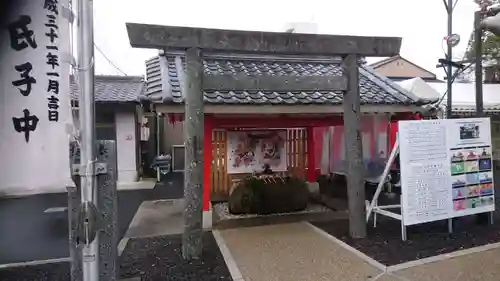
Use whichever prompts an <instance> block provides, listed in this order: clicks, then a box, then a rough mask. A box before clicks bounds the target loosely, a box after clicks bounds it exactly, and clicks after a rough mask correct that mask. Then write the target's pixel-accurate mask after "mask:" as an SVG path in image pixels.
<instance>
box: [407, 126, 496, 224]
mask: <svg viewBox="0 0 500 281" xmlns="http://www.w3.org/2000/svg"><path fill="white" fill-rule="evenodd" d="M399 142H400V163H401V188H402V198H401V208H402V213H403V222H404V225H414V224H419V223H425V222H430V221H436V220H442V219H448V218H453V217H461V216H467V215H472V214H478V213H484V212H492V211H494V210H495V198H494V188H493V186H494V185H493V170H492V169H493V165H492V148H491V123H490V119H489V118H467V119H465V118H464V119H440V120H412V121H400V122H399Z"/></svg>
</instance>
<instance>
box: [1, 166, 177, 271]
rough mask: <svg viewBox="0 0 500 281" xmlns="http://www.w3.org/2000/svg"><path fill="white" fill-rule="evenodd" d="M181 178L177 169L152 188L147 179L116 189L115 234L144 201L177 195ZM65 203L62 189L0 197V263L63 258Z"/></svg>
mask: <svg viewBox="0 0 500 281" xmlns="http://www.w3.org/2000/svg"><path fill="white" fill-rule="evenodd" d="M183 180H184V177H183V175H182V174H181V173H173V174H170V175H169V176H168V178H166V180H165V181H164V182H162V183H161V184H157V185H156V186H155V188H154V189H151V187H152V184H153V182H151V181H145V182H142V183H138V184H135V185H133V184H130V185H122V186H121V187H120V190H119V191H118V227H119V236H120V237H123V236H124V234H125V232H126V231H127V229H128V228H129V224H130V222H131V221H132V218H134V216H135V214H136V212H137V210H138V209H139V206H141V204H142V203H143V202H144V201H155V200H161V199H176V198H181V197H182V195H183ZM66 206H67V194H66V193H55V194H39V195H32V196H26V197H21V198H0V265H3V264H11V263H23V262H30V261H40V260H49V259H61V258H67V257H68V256H69V249H68V220H67V215H68V214H67V212H66ZM132 234H133V233H132Z"/></svg>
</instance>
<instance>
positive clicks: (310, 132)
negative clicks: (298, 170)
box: [307, 127, 316, 182]
mask: <svg viewBox="0 0 500 281" xmlns="http://www.w3.org/2000/svg"><path fill="white" fill-rule="evenodd" d="M315 151H316V149H315V148H314V128H313V127H307V181H308V182H316V153H315Z"/></svg>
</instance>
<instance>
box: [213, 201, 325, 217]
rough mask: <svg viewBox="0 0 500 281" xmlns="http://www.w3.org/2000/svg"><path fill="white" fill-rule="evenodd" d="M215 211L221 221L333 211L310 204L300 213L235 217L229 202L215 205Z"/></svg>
mask: <svg viewBox="0 0 500 281" xmlns="http://www.w3.org/2000/svg"><path fill="white" fill-rule="evenodd" d="M213 210H214V212H215V213H216V215H217V216H218V217H219V218H220V219H221V220H230V219H244V218H257V217H270V216H286V215H296V214H309V213H324V212H331V211H332V210H331V209H330V208H328V207H326V206H323V205H320V204H309V205H308V206H307V208H306V209H305V210H302V211H300V212H292V213H277V214H269V215H257V214H248V215H233V214H231V213H230V212H229V205H228V203H227V202H223V203H217V204H214V205H213Z"/></svg>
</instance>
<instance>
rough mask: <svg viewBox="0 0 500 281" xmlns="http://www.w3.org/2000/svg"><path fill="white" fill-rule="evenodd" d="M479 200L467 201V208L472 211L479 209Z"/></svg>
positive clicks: (471, 199)
mask: <svg viewBox="0 0 500 281" xmlns="http://www.w3.org/2000/svg"><path fill="white" fill-rule="evenodd" d="M480 204H481V199H480V198H479V197H475V198H469V199H467V208H468V209H474V208H477V207H480Z"/></svg>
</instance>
